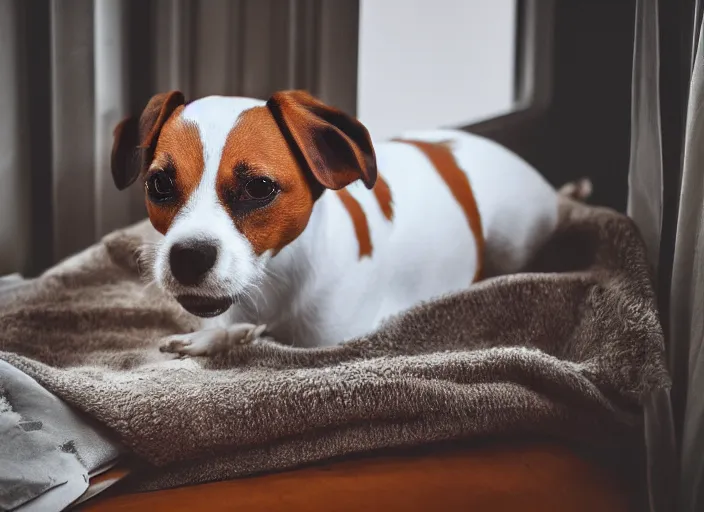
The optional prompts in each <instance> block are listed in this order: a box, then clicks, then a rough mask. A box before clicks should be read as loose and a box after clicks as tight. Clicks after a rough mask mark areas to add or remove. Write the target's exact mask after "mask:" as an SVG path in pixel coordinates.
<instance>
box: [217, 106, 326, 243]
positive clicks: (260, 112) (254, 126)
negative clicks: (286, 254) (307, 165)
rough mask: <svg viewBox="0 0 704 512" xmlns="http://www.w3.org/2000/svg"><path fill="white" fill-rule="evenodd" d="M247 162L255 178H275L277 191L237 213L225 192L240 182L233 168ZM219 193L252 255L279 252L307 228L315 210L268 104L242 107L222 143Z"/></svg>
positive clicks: (308, 189)
mask: <svg viewBox="0 0 704 512" xmlns="http://www.w3.org/2000/svg"><path fill="white" fill-rule="evenodd" d="M242 164H244V165H246V167H247V168H249V169H251V171H252V173H253V174H254V175H256V176H257V177H267V178H269V179H272V180H274V181H275V182H276V183H277V184H278V186H279V188H280V192H279V194H278V195H277V197H276V198H275V199H274V200H273V201H272V202H271V203H270V204H268V205H267V206H264V207H262V208H259V209H255V210H251V211H248V212H242V213H238V212H236V211H232V210H231V208H230V205H229V204H228V202H229V195H230V194H232V193H233V192H234V191H236V190H237V189H238V187H240V186H243V184H242V183H238V179H239V178H238V176H237V175H236V172H235V169H236V167H237V166H238V165H242ZM216 190H217V192H218V197H219V198H220V201H221V202H222V203H223V205H224V206H225V207H226V208H227V209H228V211H229V212H230V214H231V216H232V219H233V221H234V223H235V226H236V227H237V229H238V230H239V231H240V232H241V233H242V234H243V235H244V236H245V237H247V239H248V240H249V242H250V243H251V244H252V247H253V249H254V252H255V253H256V254H262V253H264V252H266V251H268V250H270V251H272V252H273V253H274V254H276V253H278V252H279V251H280V250H281V249H283V248H284V247H285V246H286V245H288V244H289V243H291V242H292V241H293V240H295V239H296V238H297V237H298V236H299V235H300V234H301V233H302V232H303V230H304V229H305V227H306V225H307V224H308V220H309V219H310V215H311V213H312V211H313V203H314V200H313V194H312V192H311V189H310V186H309V185H308V182H307V180H306V177H305V174H304V172H303V170H302V169H301V168H300V166H299V165H298V163H297V161H296V159H295V157H294V155H293V153H292V152H291V150H290V148H289V146H288V144H287V142H286V139H285V138H284V136H283V134H282V133H281V130H280V129H279V127H278V125H277V124H276V121H275V120H274V117H273V116H272V114H271V112H270V111H269V109H267V108H266V107H254V108H251V109H249V110H246V111H244V112H243V113H242V114H241V115H240V118H239V120H238V122H237V124H236V125H235V127H234V128H233V129H232V131H230V133H229V135H228V137H227V140H226V142H225V147H224V148H223V152H222V158H221V161H220V166H219V168H218V175H217V181H216Z"/></svg>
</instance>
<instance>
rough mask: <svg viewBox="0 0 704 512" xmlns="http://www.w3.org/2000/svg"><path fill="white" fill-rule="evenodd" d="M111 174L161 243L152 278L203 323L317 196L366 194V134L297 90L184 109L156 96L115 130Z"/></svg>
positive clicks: (371, 159)
mask: <svg viewBox="0 0 704 512" xmlns="http://www.w3.org/2000/svg"><path fill="white" fill-rule="evenodd" d="M111 165H112V175H113V179H114V181H115V185H116V186H117V187H118V188H119V189H121V190H122V189H124V188H126V187H128V186H129V185H131V184H132V183H134V182H135V181H137V180H138V179H141V180H142V182H143V183H144V189H145V196H146V204H147V211H148V213H149V218H150V220H151V223H152V225H153V226H154V227H155V228H156V229H157V230H158V231H159V232H161V233H162V234H164V235H165V237H164V238H163V240H162V241H161V242H160V244H159V245H158V247H157V248H156V250H155V253H154V256H155V257H154V261H153V268H152V269H151V270H152V271H153V276H154V278H155V280H156V281H157V282H158V283H159V284H160V285H161V286H162V287H163V288H164V289H165V290H166V291H167V292H169V293H170V294H172V295H173V296H174V297H176V299H177V300H178V301H179V302H180V303H181V304H182V305H183V307H184V308H185V309H186V310H188V311H189V312H191V313H193V314H196V315H199V316H203V317H208V316H216V315H218V314H221V313H223V312H224V311H225V310H227V309H228V308H229V306H230V305H231V303H232V301H233V300H235V299H236V298H237V297H239V296H240V295H241V294H243V293H246V291H247V289H248V288H249V287H251V286H253V285H256V284H257V282H258V281H259V280H260V279H261V278H262V276H263V275H264V266H265V264H266V262H267V260H268V259H269V258H271V257H273V256H275V255H276V254H277V253H278V252H279V251H281V249H283V248H284V247H285V246H286V245H288V244H290V243H291V242H292V241H293V240H295V239H296V238H297V237H298V236H299V235H300V234H301V233H302V232H303V230H304V229H305V227H306V225H307V223H308V220H309V218H310V215H311V212H312V209H313V204H314V202H315V200H316V199H317V198H318V197H319V196H320V194H321V193H322V192H323V191H324V190H325V189H334V190H337V189H341V188H343V187H345V186H347V185H348V184H350V183H352V182H354V181H356V180H362V182H363V183H364V184H365V185H366V186H367V187H368V188H372V187H373V185H374V183H375V181H376V176H377V171H376V157H375V154H374V149H373V147H372V143H371V140H370V137H369V134H368V132H367V130H366V128H365V127H364V126H363V125H362V124H361V123H360V122H359V121H357V120H356V119H354V118H352V117H350V116H348V115H346V114H345V113H343V112H341V111H339V110H337V109H334V108H332V107H330V106H328V105H325V104H324V103H322V102H320V101H318V100H317V99H315V98H313V97H311V96H310V95H309V94H307V93H305V92H302V91H284V92H279V93H276V94H274V95H273V96H272V97H271V98H270V99H269V100H268V101H266V102H264V101H259V100H253V99H249V98H237V97H223V96H210V97H206V98H203V99H200V100H197V101H194V102H191V103H188V104H187V103H186V102H185V99H184V96H183V94H181V93H180V92H177V91H174V92H169V93H164V94H158V95H156V96H154V97H153V98H152V99H151V100H150V101H149V103H148V104H147V106H146V107H145V109H144V111H143V112H142V114H141V116H140V117H139V118H129V119H126V120H125V121H123V122H122V123H120V124H119V125H118V126H117V128H116V129H115V139H114V145H113V150H112V162H111Z"/></svg>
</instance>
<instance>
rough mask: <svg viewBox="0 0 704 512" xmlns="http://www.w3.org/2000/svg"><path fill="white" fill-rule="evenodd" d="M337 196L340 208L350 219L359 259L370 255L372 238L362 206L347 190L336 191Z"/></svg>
mask: <svg viewBox="0 0 704 512" xmlns="http://www.w3.org/2000/svg"><path fill="white" fill-rule="evenodd" d="M337 195H338V197H339V198H340V201H342V206H344V207H345V210H347V213H348V214H349V216H350V218H351V219H352V226H353V227H354V234H355V236H356V237H357V243H358V244H359V259H362V258H363V257H364V256H371V255H372V238H371V235H370V233H369V223H368V222H367V215H366V214H365V213H364V210H363V209H362V205H360V204H359V202H358V201H357V200H356V199H355V198H354V197H353V196H352V194H350V192H349V190H347V189H344V188H343V189H341V190H338V191H337Z"/></svg>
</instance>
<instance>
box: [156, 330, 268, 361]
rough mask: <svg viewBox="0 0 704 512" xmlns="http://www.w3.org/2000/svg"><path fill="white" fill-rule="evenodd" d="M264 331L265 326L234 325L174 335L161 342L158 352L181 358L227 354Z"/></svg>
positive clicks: (254, 339)
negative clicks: (176, 355) (234, 347)
mask: <svg viewBox="0 0 704 512" xmlns="http://www.w3.org/2000/svg"><path fill="white" fill-rule="evenodd" d="M265 330H266V326H265V325H254V324H234V325H231V326H229V327H227V328H216V329H204V330H202V331H196V332H191V333H188V334H175V335H173V336H168V337H167V338H164V339H163V340H162V342H161V344H160V346H159V351H161V352H168V353H172V354H178V355H180V356H181V357H186V356H191V357H197V356H214V355H217V354H220V353H223V352H227V351H228V350H230V349H231V348H232V347H233V346H236V345H244V344H248V343H252V342H254V341H256V340H257V338H259V337H260V336H261V335H262V334H264V331H265Z"/></svg>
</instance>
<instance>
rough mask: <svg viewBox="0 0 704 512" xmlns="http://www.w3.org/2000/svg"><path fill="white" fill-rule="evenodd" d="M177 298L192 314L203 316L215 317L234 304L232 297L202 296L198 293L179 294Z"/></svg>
mask: <svg viewBox="0 0 704 512" xmlns="http://www.w3.org/2000/svg"><path fill="white" fill-rule="evenodd" d="M176 300H177V301H178V303H179V304H181V307H182V308H183V309H185V310H186V311H188V312H189V313H190V314H192V315H195V316H199V317H201V318H213V317H216V316H220V315H222V314H223V313H224V312H225V311H227V310H228V309H230V306H232V299H231V298H230V297H202V296H197V295H179V296H178V297H176Z"/></svg>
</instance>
